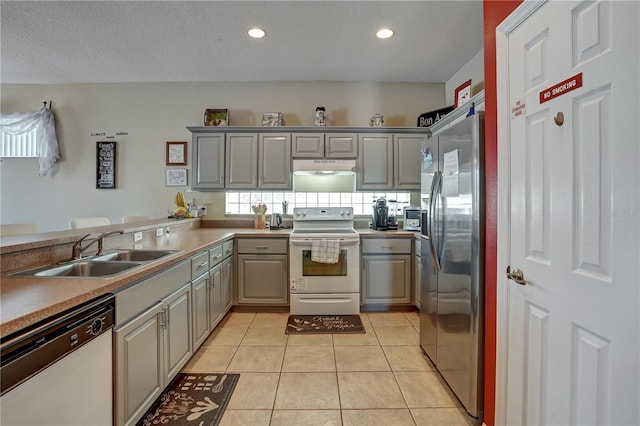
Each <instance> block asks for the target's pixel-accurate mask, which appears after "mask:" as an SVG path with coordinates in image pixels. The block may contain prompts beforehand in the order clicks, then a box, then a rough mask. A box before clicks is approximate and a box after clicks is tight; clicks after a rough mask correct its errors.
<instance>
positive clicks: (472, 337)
mask: <svg viewBox="0 0 640 426" xmlns="http://www.w3.org/2000/svg"><path fill="white" fill-rule="evenodd" d="M483 136H484V117H483V114H482V113H478V114H475V115H473V116H471V117H468V118H466V119H465V120H464V121H462V122H460V123H457V124H455V125H453V126H452V127H450V128H449V129H447V130H444V131H443V132H442V133H439V134H437V135H434V136H433V137H431V138H429V139H427V140H426V141H425V142H424V145H423V147H422V151H423V155H424V167H423V172H422V182H421V198H422V202H423V205H422V208H423V212H424V213H425V214H423V216H422V217H423V219H424V220H423V223H422V235H421V244H422V249H421V262H422V278H421V301H420V305H421V310H420V346H421V347H422V349H423V350H424V351H425V353H426V354H427V355H428V356H429V358H430V359H431V361H433V363H434V364H435V366H436V368H437V370H438V371H439V372H440V374H441V375H442V377H443V378H444V379H445V381H446V382H447V383H448V384H449V386H450V387H451V389H452V390H453V392H454V393H455V394H456V396H457V397H458V399H459V400H460V402H461V403H462V405H463V406H464V408H465V409H466V410H467V412H468V413H469V414H470V415H471V416H473V417H476V418H481V417H482V410H483V391H482V390H483V351H484V345H483V342H484V256H483V252H484V249H483V247H484V226H483V223H484V195H483V194H484V184H483V181H482V177H483V171H482V170H483V157H484V156H483V139H484V137H483Z"/></svg>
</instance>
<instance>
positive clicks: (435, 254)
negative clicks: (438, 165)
mask: <svg viewBox="0 0 640 426" xmlns="http://www.w3.org/2000/svg"><path fill="white" fill-rule="evenodd" d="M440 177H441V173H440V172H439V171H436V172H435V174H434V175H433V182H432V183H431V196H430V198H429V227H428V231H429V250H430V252H431V258H432V259H433V265H434V266H435V269H436V272H440V269H441V268H440V258H439V256H438V252H437V249H436V244H435V236H434V235H433V218H434V216H435V211H436V203H437V199H436V194H437V193H438V192H440V191H439V190H438V188H439V183H440Z"/></svg>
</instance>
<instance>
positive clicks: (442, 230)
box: [434, 172, 445, 270]
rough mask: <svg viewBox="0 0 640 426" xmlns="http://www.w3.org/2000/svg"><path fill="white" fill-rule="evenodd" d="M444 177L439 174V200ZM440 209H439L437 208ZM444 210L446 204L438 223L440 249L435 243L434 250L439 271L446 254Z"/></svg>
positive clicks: (442, 204) (441, 208)
mask: <svg viewBox="0 0 640 426" xmlns="http://www.w3.org/2000/svg"><path fill="white" fill-rule="evenodd" d="M443 179H444V177H443V175H442V172H438V184H437V186H436V190H437V193H436V198H437V199H438V200H442V185H443ZM436 208H438V207H436ZM443 208H444V203H440V208H439V210H440V215H439V216H438V223H440V229H439V231H440V232H439V235H440V241H438V243H439V244H438V246H437V247H438V248H437V249H435V247H436V246H435V242H434V249H435V251H436V257H437V258H438V270H440V269H442V257H443V254H444V233H445V221H444V217H442V216H443V214H442V210H443Z"/></svg>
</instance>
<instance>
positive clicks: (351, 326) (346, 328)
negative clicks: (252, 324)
mask: <svg viewBox="0 0 640 426" xmlns="http://www.w3.org/2000/svg"><path fill="white" fill-rule="evenodd" d="M285 333H286V334H303V333H314V334H330V333H365V330H364V326H363V325H362V320H361V319H360V315H289V319H288V320H287V328H286V330H285Z"/></svg>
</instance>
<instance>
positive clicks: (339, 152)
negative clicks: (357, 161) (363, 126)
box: [292, 133, 358, 158]
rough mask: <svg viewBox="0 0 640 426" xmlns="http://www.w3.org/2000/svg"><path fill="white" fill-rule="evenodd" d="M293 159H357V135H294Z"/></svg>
mask: <svg viewBox="0 0 640 426" xmlns="http://www.w3.org/2000/svg"><path fill="white" fill-rule="evenodd" d="M292 142H293V149H292V157H293V158H356V157H357V156H358V135H357V134H356V133H294V134H293V135H292Z"/></svg>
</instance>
